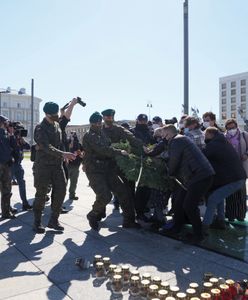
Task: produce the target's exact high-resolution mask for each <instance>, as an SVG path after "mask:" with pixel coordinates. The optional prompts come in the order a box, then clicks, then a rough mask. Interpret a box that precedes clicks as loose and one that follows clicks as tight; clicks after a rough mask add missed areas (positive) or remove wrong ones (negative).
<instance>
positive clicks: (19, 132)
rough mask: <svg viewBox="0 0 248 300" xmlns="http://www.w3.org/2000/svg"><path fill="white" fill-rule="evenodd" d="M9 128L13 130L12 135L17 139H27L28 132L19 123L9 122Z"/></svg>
mask: <svg viewBox="0 0 248 300" xmlns="http://www.w3.org/2000/svg"><path fill="white" fill-rule="evenodd" d="M9 127H13V128H14V135H15V136H19V137H27V135H28V131H27V129H25V128H24V126H23V125H22V123H20V122H9Z"/></svg>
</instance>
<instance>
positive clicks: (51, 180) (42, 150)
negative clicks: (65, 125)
mask: <svg viewBox="0 0 248 300" xmlns="http://www.w3.org/2000/svg"><path fill="white" fill-rule="evenodd" d="M43 111H44V113H45V118H44V119H43V121H42V122H41V123H40V124H39V125H37V126H36V127H35V131H34V140H35V142H36V143H37V145H36V155H35V162H34V186H35V188H36V194H35V201H34V203H33V211H34V226H33V229H34V231H35V232H36V233H44V232H45V229H44V227H43V226H42V224H41V215H42V211H43V209H44V205H45V201H46V194H47V188H48V185H49V184H52V188H53V194H54V199H53V202H52V206H51V208H52V215H51V218H50V220H49V223H48V227H49V228H53V229H56V230H64V228H63V227H62V226H61V225H60V223H59V221H58V217H59V214H60V210H61V206H62V203H63V201H64V197H65V193H66V178H65V173H64V170H63V167H62V163H63V160H74V159H75V155H74V154H73V153H69V152H63V151H61V150H60V149H61V143H62V135H61V129H60V128H59V123H58V122H57V121H58V111H59V106H58V104H56V103H54V102H47V103H46V104H45V106H44V108H43Z"/></svg>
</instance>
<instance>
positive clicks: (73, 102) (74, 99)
mask: <svg viewBox="0 0 248 300" xmlns="http://www.w3.org/2000/svg"><path fill="white" fill-rule="evenodd" d="M77 103H78V104H80V105H81V106H83V107H85V106H86V103H85V102H83V101H82V99H81V98H80V97H77V98H73V99H72V100H71V101H70V102H68V103H66V104H65V105H64V106H63V107H61V110H62V111H64V110H66V109H67V108H68V107H69V105H73V106H74V105H76V104H77Z"/></svg>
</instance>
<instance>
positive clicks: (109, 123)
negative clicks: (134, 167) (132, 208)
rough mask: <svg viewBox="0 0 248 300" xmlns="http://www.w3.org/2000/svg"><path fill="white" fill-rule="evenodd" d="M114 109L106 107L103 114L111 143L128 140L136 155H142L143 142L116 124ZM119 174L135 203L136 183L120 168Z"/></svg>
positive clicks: (105, 131) (106, 132)
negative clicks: (128, 178)
mask: <svg viewBox="0 0 248 300" xmlns="http://www.w3.org/2000/svg"><path fill="white" fill-rule="evenodd" d="M114 115H115V110H114V109H105V110H104V111H102V116H103V120H104V124H103V132H104V133H105V134H106V136H107V137H108V138H110V140H111V143H120V142H121V141H128V142H129V144H130V145H131V147H132V152H133V153H135V154H136V155H141V154H142V153H143V142H142V141H141V140H139V139H137V138H136V137H135V136H134V135H133V133H132V132H130V131H129V130H127V129H126V128H124V127H122V126H120V125H117V124H114ZM118 174H119V176H120V177H121V178H122V180H123V181H124V183H125V186H126V189H127V191H128V194H129V198H130V199H131V200H132V202H133V203H135V183H134V182H132V181H128V180H127V179H126V178H125V176H124V174H123V173H122V172H121V171H120V170H119V169H118ZM118 200H119V199H118V197H117V195H115V193H114V206H115V207H117V209H118V205H119V201H118Z"/></svg>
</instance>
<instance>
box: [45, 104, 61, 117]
mask: <svg viewBox="0 0 248 300" xmlns="http://www.w3.org/2000/svg"><path fill="white" fill-rule="evenodd" d="M43 111H44V113H45V114H49V115H55V114H57V113H58V111H59V106H58V104H57V103H54V102H47V103H45V105H44V107H43Z"/></svg>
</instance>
